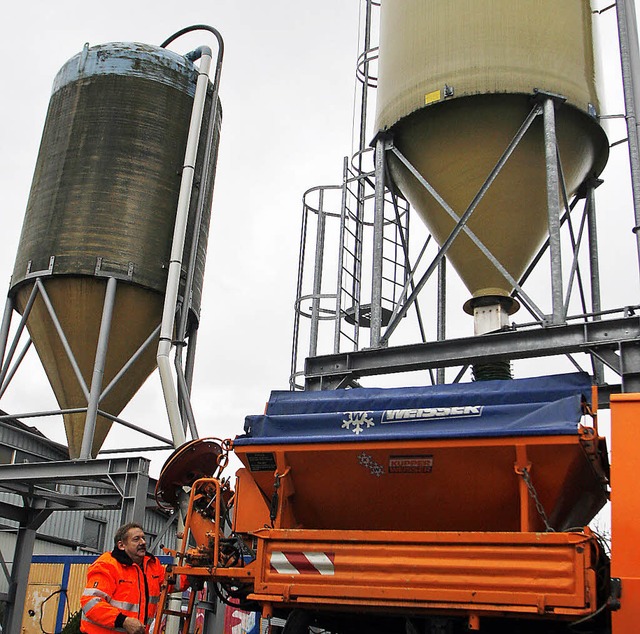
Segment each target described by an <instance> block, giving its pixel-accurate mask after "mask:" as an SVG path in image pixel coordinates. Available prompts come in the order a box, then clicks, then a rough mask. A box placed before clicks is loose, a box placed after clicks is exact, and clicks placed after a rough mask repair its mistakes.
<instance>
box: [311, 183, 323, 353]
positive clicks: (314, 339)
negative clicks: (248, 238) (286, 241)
mask: <svg viewBox="0 0 640 634" xmlns="http://www.w3.org/2000/svg"><path fill="white" fill-rule="evenodd" d="M326 221H327V218H326V215H325V213H324V189H321V190H320V192H319V195H318V229H317V232H316V252H315V268H314V270H313V299H312V301H311V333H310V336H309V356H310V357H315V356H316V354H317V352H318V331H319V329H320V294H321V293H322V263H323V261H324V237H325V229H326V224H327V222H326Z"/></svg>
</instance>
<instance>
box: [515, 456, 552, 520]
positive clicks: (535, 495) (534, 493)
mask: <svg viewBox="0 0 640 634" xmlns="http://www.w3.org/2000/svg"><path fill="white" fill-rule="evenodd" d="M522 478H523V480H524V482H525V484H526V485H527V489H529V495H530V496H531V499H532V500H533V501H534V503H535V505H536V510H537V511H538V514H539V515H540V517H541V518H542V521H543V522H544V527H545V528H546V529H547V533H555V529H554V528H553V526H551V524H550V523H549V518H548V517H547V514H546V513H545V510H544V507H543V506H542V502H540V499H539V498H538V493H537V491H536V489H535V487H534V486H533V482H531V476H530V475H529V471H528V470H527V468H526V467H524V468H523V469H522Z"/></svg>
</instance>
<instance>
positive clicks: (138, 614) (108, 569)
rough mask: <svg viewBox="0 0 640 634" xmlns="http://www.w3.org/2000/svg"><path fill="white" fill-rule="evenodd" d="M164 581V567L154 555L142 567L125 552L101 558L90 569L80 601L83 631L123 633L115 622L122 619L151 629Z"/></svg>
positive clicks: (113, 553) (103, 633)
mask: <svg viewBox="0 0 640 634" xmlns="http://www.w3.org/2000/svg"><path fill="white" fill-rule="evenodd" d="M163 582H164V566H163V565H162V564H161V563H160V562H159V561H158V560H157V559H156V558H155V557H154V556H153V555H145V558H144V561H143V563H142V568H141V567H140V566H138V565H136V564H134V563H133V561H132V560H131V558H130V557H129V556H128V555H127V554H126V553H125V552H124V551H123V550H119V549H114V550H113V551H112V552H110V553H104V554H103V555H100V557H98V559H96V561H95V562H94V563H92V564H91V565H90V566H89V569H88V570H87V586H86V588H85V590H84V592H83V594H82V597H81V598H80V605H81V606H82V619H81V625H80V629H81V631H82V632H84V633H85V634H107V632H114V631H115V632H124V629H123V628H122V627H116V619H118V621H120V622H121V621H122V620H123V617H134V618H136V619H138V620H139V621H140V622H141V623H144V624H145V625H147V626H148V625H149V624H151V622H152V621H153V619H154V617H155V614H156V610H157V608H158V600H159V598H160V591H161V586H162V584H163ZM121 614H122V615H123V616H122V617H120V618H118V617H119V615H121ZM118 624H120V623H118Z"/></svg>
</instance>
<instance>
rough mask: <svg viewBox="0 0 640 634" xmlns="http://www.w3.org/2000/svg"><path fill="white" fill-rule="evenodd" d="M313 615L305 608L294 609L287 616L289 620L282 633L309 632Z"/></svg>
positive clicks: (299, 633)
mask: <svg viewBox="0 0 640 634" xmlns="http://www.w3.org/2000/svg"><path fill="white" fill-rule="evenodd" d="M310 623H311V615H310V614H309V613H308V612H306V611H305V610H292V611H291V613H290V614H289V616H288V617H287V622H286V623H285V626H284V628H283V630H282V634H309V625H310Z"/></svg>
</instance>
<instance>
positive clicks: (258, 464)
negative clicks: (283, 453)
mask: <svg viewBox="0 0 640 634" xmlns="http://www.w3.org/2000/svg"><path fill="white" fill-rule="evenodd" d="M247 459H248V460H249V469H250V470H251V471H275V470H276V457H275V456H274V455H273V454H272V453H267V452H265V453H248V454H247Z"/></svg>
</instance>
